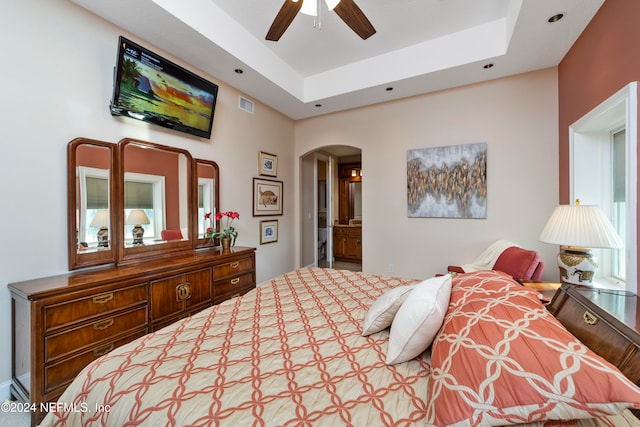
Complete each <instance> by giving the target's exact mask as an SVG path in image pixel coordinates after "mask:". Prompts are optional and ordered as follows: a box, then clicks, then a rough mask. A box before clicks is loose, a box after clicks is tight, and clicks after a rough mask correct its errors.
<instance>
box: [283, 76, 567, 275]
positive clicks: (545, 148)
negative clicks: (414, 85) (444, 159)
mask: <svg viewBox="0 0 640 427" xmlns="http://www.w3.org/2000/svg"><path fill="white" fill-rule="evenodd" d="M557 123H558V95H557V70H556V69H555V68H553V69H546V70H542V71H538V72H533V73H528V74H523V75H519V76H515V77H509V78H504V79H499V80H494V81H490V82H485V83H480V84H475V85H471V86H466V87H461V88H456V89H451V90H447V91H442V92H438V93H434V94H430V95H423V96H417V97H414V98H410V99H406V100H401V101H397V102H389V103H386V104H380V105H375V106H370V107H365V108H359V109H354V110H351V111H347V112H342V113H336V114H331V115H327V116H322V117H317V118H311V119H306V120H301V121H298V122H296V125H295V127H296V136H295V140H296V158H298V157H299V156H301V155H304V154H305V153H307V152H309V151H312V150H315V149H318V148H320V147H323V146H327V145H351V146H355V147H358V148H361V149H362V168H363V181H362V191H363V230H362V232H363V237H362V242H363V270H364V271H365V272H367V273H376V274H383V275H396V276H405V277H416V278H420V277H429V276H432V275H434V274H435V273H438V272H444V271H446V270H445V269H446V266H447V265H450V264H461V263H466V262H471V261H473V260H474V259H475V257H476V256H477V255H479V254H480V252H481V251H482V250H484V249H485V248H486V247H487V246H488V245H489V244H490V243H491V242H493V241H494V240H497V239H508V240H511V241H514V242H516V243H518V244H520V245H521V246H524V247H526V248H530V249H534V250H537V251H538V252H540V253H541V255H542V256H543V260H544V262H545V264H546V269H545V275H544V277H545V278H546V279H548V280H555V281H557V280H558V273H557V267H556V265H557V264H556V261H555V255H556V253H557V247H555V246H552V245H547V244H543V243H540V242H538V235H539V234H540V231H541V230H542V228H543V226H544V224H545V223H546V221H547V219H548V217H549V216H550V215H551V212H552V211H553V209H554V208H555V206H556V205H557V201H558V166H557V165H558V124H557ZM476 142H486V143H487V145H488V147H487V149H488V160H487V180H488V195H487V209H488V214H487V219H444V218H408V217H407V191H406V188H407V176H406V173H407V171H406V162H407V150H410V149H416V148H425V147H438V146H446V145H457V144H468V143H476ZM296 194H297V195H298V194H299V193H298V192H296ZM296 206H298V203H296ZM303 225H304V224H298V226H303ZM298 256H299V254H298ZM390 264H391V265H393V270H394V271H393V273H391V272H389V265H390Z"/></svg>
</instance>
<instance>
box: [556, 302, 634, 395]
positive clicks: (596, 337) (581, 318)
mask: <svg viewBox="0 0 640 427" xmlns="http://www.w3.org/2000/svg"><path fill="white" fill-rule="evenodd" d="M550 311H551V312H552V313H553V314H554V315H555V316H556V318H558V320H560V322H562V324H563V325H564V326H565V327H566V328H567V330H568V331H569V332H571V333H572V334H573V335H574V336H575V337H576V338H578V339H579V340H580V341H581V342H582V343H583V344H584V345H586V346H587V347H589V348H590V349H591V350H593V351H594V352H595V353H596V354H598V355H599V356H601V357H603V358H605V359H606V360H608V361H609V362H611V363H612V364H614V365H615V366H617V367H618V368H619V369H620V371H622V373H623V374H625V376H627V377H628V378H629V379H630V380H632V381H633V382H634V383H636V384H637V383H638V382H639V381H640V351H639V350H640V349H639V348H638V346H637V345H636V344H634V343H633V342H632V341H630V340H629V338H628V337H626V336H625V335H624V334H623V333H621V331H620V330H619V329H618V328H616V327H614V326H613V324H612V323H611V322H610V321H609V319H607V317H609V316H603V315H602V313H601V312H600V310H597V307H596V306H593V305H587V304H584V303H582V302H581V301H579V300H577V299H575V298H571V297H567V296H566V294H564V293H562V294H560V295H558V297H557V300H556V302H555V304H554V306H553V307H552V308H551V309H550Z"/></svg>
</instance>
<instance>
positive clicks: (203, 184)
mask: <svg viewBox="0 0 640 427" xmlns="http://www.w3.org/2000/svg"><path fill="white" fill-rule="evenodd" d="M194 164H195V166H194V170H195V191H196V194H195V195H194V199H195V200H196V209H195V211H196V220H195V221H194V223H195V224H196V228H197V229H196V231H195V235H196V247H199V248H201V247H207V246H214V243H213V242H211V241H210V240H209V239H207V238H205V237H204V236H205V233H206V231H207V229H208V228H210V227H211V228H214V229H215V230H218V229H219V221H216V220H215V215H216V212H218V210H219V206H220V197H219V194H220V179H219V177H220V170H219V168H218V164H217V163H216V162H213V161H211V160H202V159H195V160H194ZM209 213H210V214H211V215H207V214H209ZM205 216H208V219H205Z"/></svg>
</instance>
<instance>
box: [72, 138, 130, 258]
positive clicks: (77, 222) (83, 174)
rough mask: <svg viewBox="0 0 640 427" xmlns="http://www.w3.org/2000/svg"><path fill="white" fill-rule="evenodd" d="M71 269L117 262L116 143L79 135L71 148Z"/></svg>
mask: <svg viewBox="0 0 640 427" xmlns="http://www.w3.org/2000/svg"><path fill="white" fill-rule="evenodd" d="M67 161H68V168H67V188H68V194H69V197H68V206H67V212H68V220H67V224H68V254H69V269H70V270H75V269H78V268H82V267H91V266H96V265H101V264H109V263H113V262H115V261H116V252H115V245H116V242H117V240H118V236H116V235H115V234H116V233H113V232H112V231H113V230H114V227H115V224H116V221H115V217H114V210H113V207H114V200H115V195H114V192H115V183H114V178H113V170H114V164H115V162H116V146H115V145H114V144H111V143H108V142H104V141H96V140H91V139H86V138H76V139H74V140H72V141H71V142H70V143H69V145H68V147H67Z"/></svg>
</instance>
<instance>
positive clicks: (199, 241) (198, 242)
mask: <svg viewBox="0 0 640 427" xmlns="http://www.w3.org/2000/svg"><path fill="white" fill-rule="evenodd" d="M198 165H205V166H211V167H213V169H214V170H215V183H214V185H213V191H214V196H213V202H214V204H215V208H216V210H220V168H219V167H218V164H217V163H216V162H214V161H213V160H204V159H193V176H194V182H193V203H194V204H193V206H194V208H193V236H194V243H195V248H196V249H197V248H208V247H214V246H216V245H215V243H213V242H211V241H210V240H209V239H205V238H204V237H200V234H199V232H198V220H199V218H198V177H199V175H198ZM215 229H216V231H219V230H220V221H216V222H215Z"/></svg>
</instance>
